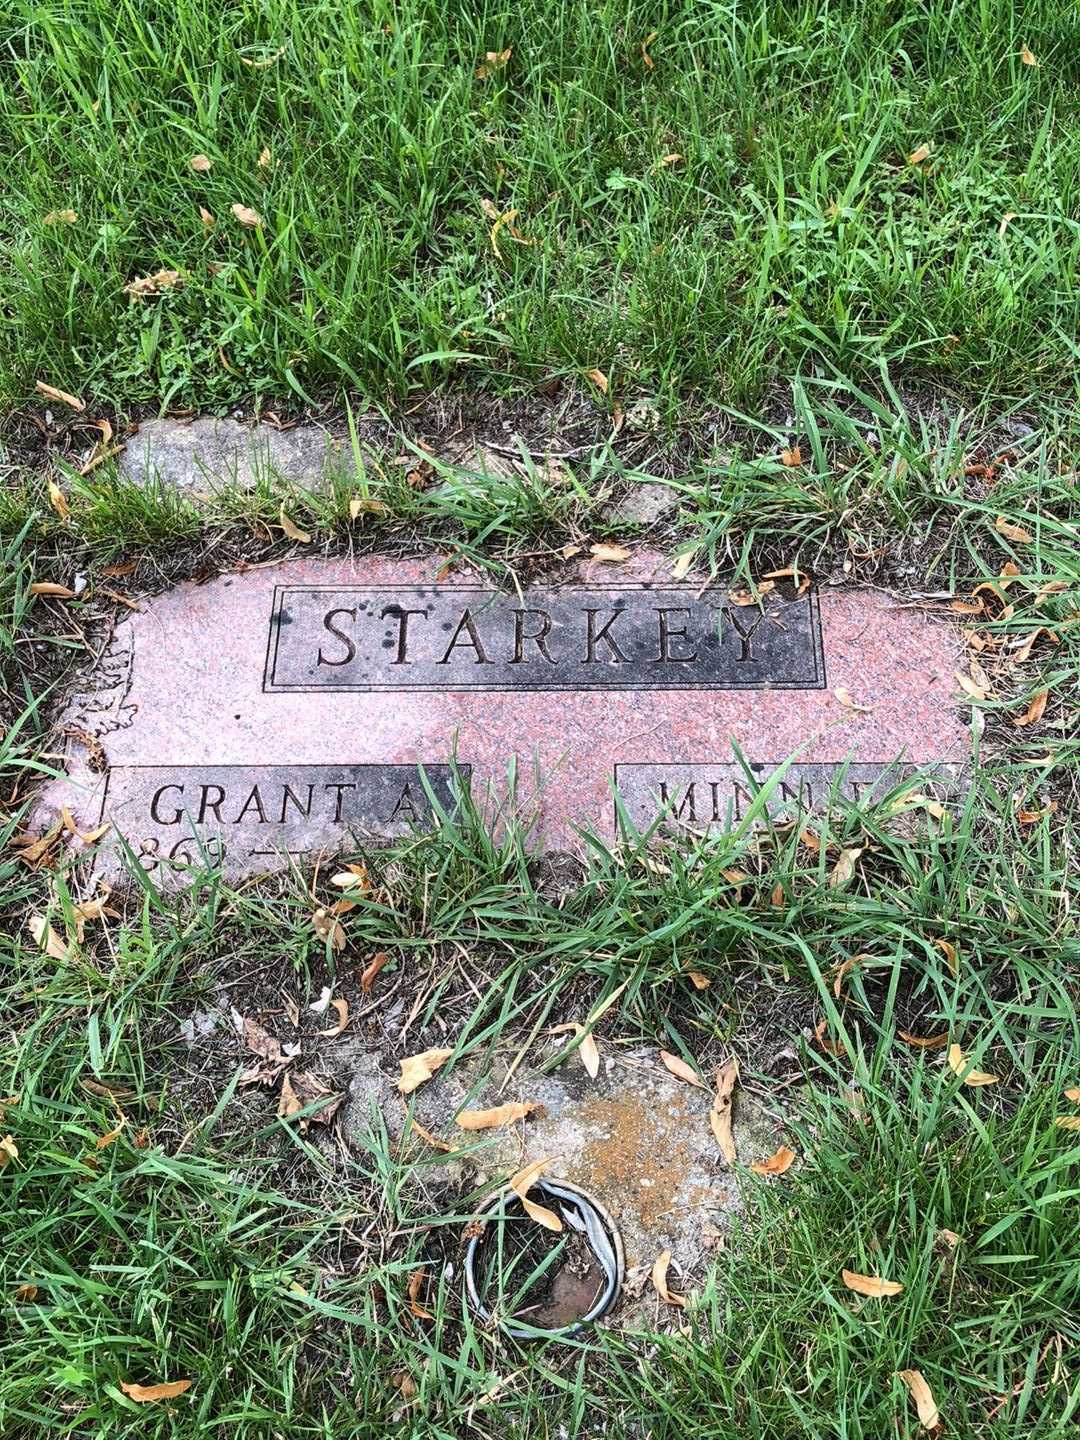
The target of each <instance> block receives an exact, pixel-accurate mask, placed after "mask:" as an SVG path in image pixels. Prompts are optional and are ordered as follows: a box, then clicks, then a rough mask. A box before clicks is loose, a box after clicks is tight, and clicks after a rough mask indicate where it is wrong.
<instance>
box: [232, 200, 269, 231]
mask: <svg viewBox="0 0 1080 1440" xmlns="http://www.w3.org/2000/svg"><path fill="white" fill-rule="evenodd" d="M230 208H231V210H232V213H233V215H235V217H236V219H237V220H239V221H240V224H241V225H245V226H246V227H247V228H248V229H249V230H257V229H258V228H259V226H260V225H261V224H262V223H263V222H262V216H261V215H260V214H259V212H258V211H257V210H252V209H251V207H250V206H249V205H241V204H239V202H238V203H237V204H235V205H232V206H231V207H230Z"/></svg>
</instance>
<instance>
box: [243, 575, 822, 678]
mask: <svg viewBox="0 0 1080 1440" xmlns="http://www.w3.org/2000/svg"><path fill="white" fill-rule="evenodd" d="M824 686H825V665H824V660H823V656H822V643H821V623H820V618H819V615H818V606H817V599H816V597H815V595H814V594H813V592H812V591H807V592H806V593H804V594H802V595H798V594H796V593H795V592H794V590H792V589H791V587H788V588H787V591H786V592H782V591H781V589H779V588H778V589H776V590H774V591H771V592H770V593H769V594H768V595H766V596H765V597H764V598H763V601H762V603H761V606H760V607H758V606H740V605H736V604H735V603H734V602H733V601H732V600H731V599H730V597H729V595H728V593H727V591H726V590H724V589H722V588H715V589H706V590H702V589H701V588H700V587H696V586H689V585H686V586H684V585H649V584H627V585H603V586H582V585H573V586H565V587H562V588H557V589H544V590H539V589H536V590H526V591H524V592H523V593H522V594H520V595H517V594H512V593H506V592H502V591H494V590H491V589H485V588H483V587H480V586H468V585H461V586H456V585H439V586H423V585H415V586H404V585H384V586H368V585H362V586H359V585H358V586H346V587H332V586H280V587H277V588H276V589H275V592H274V602H273V610H272V613H271V616H270V623H269V637H268V644H267V655H266V669H265V674H264V681H263V689H264V690H265V691H267V692H271V693H277V692H288V691H320V690H327V691H347V690H352V691H379V690H413V691H416V690H456V691H460V690H769V689H785V690H786V689H790V690H819V689H823V688H824Z"/></svg>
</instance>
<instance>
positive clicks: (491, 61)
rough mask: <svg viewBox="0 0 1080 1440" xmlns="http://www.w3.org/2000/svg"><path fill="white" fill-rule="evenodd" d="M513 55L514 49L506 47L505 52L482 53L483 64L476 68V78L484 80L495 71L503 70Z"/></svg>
mask: <svg viewBox="0 0 1080 1440" xmlns="http://www.w3.org/2000/svg"><path fill="white" fill-rule="evenodd" d="M513 53H514V47H513V46H512V45H508V46H507V48H506V49H505V50H487V51H485V52H484V63H483V64H482V65H478V66H477V67H476V78H477V79H478V80H486V79H487V77H488V76H489V75H494V74H495V72H496V70H503V69H505V67H506V63H507V61H508V60H509V59H510V56H511V55H512V54H513Z"/></svg>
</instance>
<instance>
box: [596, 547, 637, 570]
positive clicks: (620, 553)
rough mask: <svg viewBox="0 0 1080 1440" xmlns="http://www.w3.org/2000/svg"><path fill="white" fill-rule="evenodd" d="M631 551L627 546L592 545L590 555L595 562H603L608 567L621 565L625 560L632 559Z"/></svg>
mask: <svg viewBox="0 0 1080 1440" xmlns="http://www.w3.org/2000/svg"><path fill="white" fill-rule="evenodd" d="M630 553H631V552H630V551H629V550H627V548H626V546H625V545H590V546H589V554H590V555H591V556H592V557H593V559H594V560H601V561H604V562H606V563H607V564H608V565H618V564H621V562H622V561H623V560H629V559H630Z"/></svg>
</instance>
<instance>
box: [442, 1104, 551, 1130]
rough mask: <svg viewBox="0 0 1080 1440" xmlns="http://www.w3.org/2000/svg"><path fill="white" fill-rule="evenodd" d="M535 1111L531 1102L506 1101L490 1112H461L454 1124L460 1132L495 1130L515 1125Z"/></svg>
mask: <svg viewBox="0 0 1080 1440" xmlns="http://www.w3.org/2000/svg"><path fill="white" fill-rule="evenodd" d="M535 1109H536V1104H535V1102H534V1101H532V1100H508V1101H507V1102H506V1104H505V1105H496V1106H494V1107H493V1108H492V1109H490V1110H462V1111H461V1113H460V1114H459V1115H458V1116H457V1119H456V1120H455V1122H454V1123H455V1124H456V1125H459V1126H460V1127H461V1129H462V1130H495V1129H497V1128H498V1127H499V1126H500V1125H516V1124H517V1123H518V1122H519V1121H520V1120H524V1119H525V1117H526V1116H527V1115H531V1114H532V1112H533V1111H534V1110H535Z"/></svg>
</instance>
